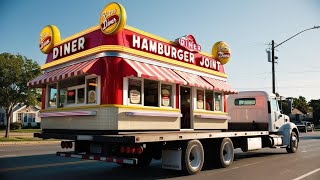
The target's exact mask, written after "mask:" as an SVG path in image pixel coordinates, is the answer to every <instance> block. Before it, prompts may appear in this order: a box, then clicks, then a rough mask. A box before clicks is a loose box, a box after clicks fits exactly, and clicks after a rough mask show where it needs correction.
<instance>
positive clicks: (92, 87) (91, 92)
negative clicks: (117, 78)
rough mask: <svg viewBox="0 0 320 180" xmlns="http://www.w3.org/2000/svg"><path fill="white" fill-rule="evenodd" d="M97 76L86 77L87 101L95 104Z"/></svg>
mask: <svg viewBox="0 0 320 180" xmlns="http://www.w3.org/2000/svg"><path fill="white" fill-rule="evenodd" d="M97 86H98V81H97V78H92V79H87V92H88V93H87V103H88V104H95V103H97Z"/></svg>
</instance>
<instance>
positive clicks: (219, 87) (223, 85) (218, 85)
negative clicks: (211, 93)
mask: <svg viewBox="0 0 320 180" xmlns="http://www.w3.org/2000/svg"><path fill="white" fill-rule="evenodd" d="M202 78H203V79H205V80H206V81H208V82H209V83H210V84H211V85H212V86H214V90H216V91H222V92H225V94H235V93H237V92H236V91H235V90H233V89H232V88H231V87H230V86H229V84H227V82H225V81H222V80H218V79H214V78H209V77H202Z"/></svg>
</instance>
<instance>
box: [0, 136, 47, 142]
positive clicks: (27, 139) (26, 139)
mask: <svg viewBox="0 0 320 180" xmlns="http://www.w3.org/2000/svg"><path fill="white" fill-rule="evenodd" d="M12 141H14V142H19V141H43V139H40V138H33V137H9V138H5V137H0V142H12ZM46 141H48V140H46ZM49 141H52V140H51V139H49Z"/></svg>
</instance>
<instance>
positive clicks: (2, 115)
mask: <svg viewBox="0 0 320 180" xmlns="http://www.w3.org/2000/svg"><path fill="white" fill-rule="evenodd" d="M4 117H5V113H0V122H4V119H5V118H4Z"/></svg>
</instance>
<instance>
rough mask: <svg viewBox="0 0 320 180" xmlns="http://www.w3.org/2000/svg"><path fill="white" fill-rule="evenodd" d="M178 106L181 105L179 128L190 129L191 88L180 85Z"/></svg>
mask: <svg viewBox="0 0 320 180" xmlns="http://www.w3.org/2000/svg"><path fill="white" fill-rule="evenodd" d="M180 98H181V99H180V102H181V104H180V107H181V113H182V117H181V129H190V128H191V122H190V121H191V118H190V114H191V102H192V101H191V88H189V87H182V86H181V87H180Z"/></svg>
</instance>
